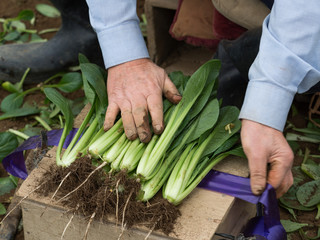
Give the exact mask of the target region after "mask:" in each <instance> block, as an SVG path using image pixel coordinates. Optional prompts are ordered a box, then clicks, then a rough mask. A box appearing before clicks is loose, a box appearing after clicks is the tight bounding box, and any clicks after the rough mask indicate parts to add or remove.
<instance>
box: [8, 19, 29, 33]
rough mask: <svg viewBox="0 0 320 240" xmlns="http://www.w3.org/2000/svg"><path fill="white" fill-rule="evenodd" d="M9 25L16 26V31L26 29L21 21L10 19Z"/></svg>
mask: <svg viewBox="0 0 320 240" xmlns="http://www.w3.org/2000/svg"><path fill="white" fill-rule="evenodd" d="M11 27H14V28H16V29H17V31H18V32H21V31H24V30H26V25H25V24H24V23H23V22H21V21H12V22H11Z"/></svg>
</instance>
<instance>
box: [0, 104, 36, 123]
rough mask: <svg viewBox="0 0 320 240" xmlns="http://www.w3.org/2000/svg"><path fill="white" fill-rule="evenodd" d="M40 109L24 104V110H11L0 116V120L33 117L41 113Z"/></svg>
mask: <svg viewBox="0 0 320 240" xmlns="http://www.w3.org/2000/svg"><path fill="white" fill-rule="evenodd" d="M39 112H40V109H38V108H35V107H32V106H30V105H28V104H24V105H23V106H22V108H17V109H13V110H10V111H8V112H6V113H4V114H2V115H1V116H0V120H4V119H8V118H13V117H24V116H29V115H33V114H36V113H39Z"/></svg>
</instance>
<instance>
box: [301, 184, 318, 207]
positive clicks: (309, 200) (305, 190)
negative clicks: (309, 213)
mask: <svg viewBox="0 0 320 240" xmlns="http://www.w3.org/2000/svg"><path fill="white" fill-rule="evenodd" d="M319 186H320V180H314V181H310V182H307V183H305V184H303V185H301V186H300V187H299V188H298V190H297V199H298V201H299V202H300V203H301V204H302V205H303V206H305V207H312V206H315V205H317V204H318V203H320V187H319Z"/></svg>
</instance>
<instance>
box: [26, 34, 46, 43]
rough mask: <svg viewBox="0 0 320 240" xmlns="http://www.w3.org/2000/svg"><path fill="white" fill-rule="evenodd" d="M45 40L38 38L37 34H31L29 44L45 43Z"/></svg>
mask: <svg viewBox="0 0 320 240" xmlns="http://www.w3.org/2000/svg"><path fill="white" fill-rule="evenodd" d="M46 41H47V39H43V38H42V37H40V36H39V35H38V34H36V33H33V34H31V40H30V43H37V42H46Z"/></svg>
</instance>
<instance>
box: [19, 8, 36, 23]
mask: <svg viewBox="0 0 320 240" xmlns="http://www.w3.org/2000/svg"><path fill="white" fill-rule="evenodd" d="M33 18H34V13H33V11H32V10H22V11H21V12H20V13H19V15H18V16H17V17H16V18H15V19H16V20H24V21H31V20H32V19H33Z"/></svg>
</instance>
